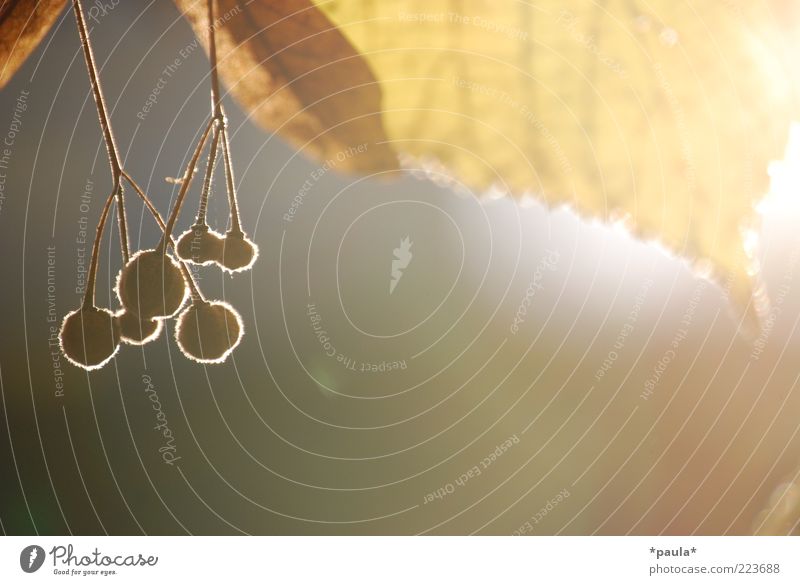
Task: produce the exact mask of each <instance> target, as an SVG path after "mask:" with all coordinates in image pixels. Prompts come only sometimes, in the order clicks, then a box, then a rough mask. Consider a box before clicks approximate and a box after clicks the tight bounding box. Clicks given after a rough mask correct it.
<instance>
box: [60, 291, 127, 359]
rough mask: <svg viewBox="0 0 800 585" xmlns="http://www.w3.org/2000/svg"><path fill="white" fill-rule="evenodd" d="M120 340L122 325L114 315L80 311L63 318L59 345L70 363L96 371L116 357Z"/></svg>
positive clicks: (100, 311)
mask: <svg viewBox="0 0 800 585" xmlns="http://www.w3.org/2000/svg"><path fill="white" fill-rule="evenodd" d="M119 337H120V334H119V323H118V321H117V319H116V316H115V315H114V313H112V312H111V311H109V310H108V309H99V308H97V307H81V308H80V309H76V310H74V311H72V312H71V313H68V314H67V316H66V317H64V321H63V322H62V323H61V332H60V333H59V335H58V341H59V345H60V346H61V352H62V353H63V354H64V356H65V357H66V358H67V359H68V360H69V361H70V363H72V364H74V365H76V366H78V367H80V368H84V369H86V370H95V369H98V368H101V367H103V366H104V365H105V364H106V363H107V362H108V360H110V359H111V358H112V357H114V354H115V353H117V350H118V349H119Z"/></svg>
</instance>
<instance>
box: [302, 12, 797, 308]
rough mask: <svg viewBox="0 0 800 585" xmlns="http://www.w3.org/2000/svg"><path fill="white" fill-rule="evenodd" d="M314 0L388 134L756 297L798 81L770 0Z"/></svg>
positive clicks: (469, 176)
mask: <svg viewBox="0 0 800 585" xmlns="http://www.w3.org/2000/svg"><path fill="white" fill-rule="evenodd" d="M779 4H780V3H779ZM779 4H775V6H777V5H779ZM317 5H318V6H319V7H320V9H321V10H323V11H324V12H325V13H326V14H327V15H328V16H329V17H330V18H331V20H332V21H333V22H335V23H336V24H337V25H338V26H339V28H340V30H341V31H342V33H343V34H344V35H346V36H347V37H348V38H349V39H350V40H351V42H352V43H353V45H354V46H355V47H356V48H357V49H358V50H359V51H360V52H361V54H362V55H363V56H364V57H365V58H366V59H367V61H368V62H369V63H370V65H371V66H372V70H373V71H374V72H375V74H376V76H377V77H378V78H379V80H380V83H381V86H382V89H383V98H384V102H383V109H384V124H385V127H386V129H387V132H388V134H389V138H390V139H391V140H392V141H393V142H392V143H393V145H394V146H395V148H396V149H397V150H398V151H401V152H404V153H408V154H410V155H412V156H413V157H414V158H415V159H416V160H417V161H418V162H419V161H422V162H430V163H433V164H434V165H435V166H436V168H441V169H445V170H446V171H447V172H450V173H452V175H453V176H454V178H456V179H457V180H459V181H463V182H465V183H466V184H467V185H469V186H470V187H472V188H474V189H475V190H476V191H477V190H485V189H487V188H489V187H490V186H496V187H499V188H500V189H501V190H505V191H507V192H510V193H513V194H514V195H515V196H522V195H526V194H533V195H534V196H537V197H540V198H541V199H543V200H544V201H546V202H548V203H550V204H561V203H564V204H569V205H571V206H572V207H573V208H574V209H575V210H577V212H578V213H580V214H581V215H583V216H587V217H591V218H599V219H601V220H604V221H611V220H613V219H615V218H619V217H625V218H627V219H628V220H629V225H630V227H631V230H632V231H633V232H634V233H635V234H637V235H638V236H639V237H641V238H642V239H645V240H650V239H652V240H657V241H659V242H660V243H662V244H663V245H664V246H666V247H667V248H668V249H669V250H671V251H673V252H674V253H676V254H677V255H679V256H680V257H683V258H686V259H687V260H689V261H697V262H698V263H699V264H701V265H703V266H705V267H707V268H710V272H711V274H712V275H713V276H714V277H715V279H716V280H717V281H718V282H720V283H722V284H726V283H727V288H728V289H729V291H730V294H731V297H732V298H733V299H734V304H735V305H736V306H737V307H738V308H740V309H742V310H744V309H745V308H747V310H748V312H749V316H750V317H752V316H753V315H754V309H755V304H753V303H750V300H751V298H757V297H758V296H759V295H757V294H756V295H754V292H756V293H757V292H758V290H757V288H758V287H757V283H756V280H757V279H756V278H754V276H755V275H756V273H757V267H756V266H755V265H754V262H753V261H752V259H751V257H750V254H751V253H752V251H753V250H752V248H753V244H754V243H755V240H754V235H753V230H755V229H757V227H758V224H757V219H758V218H757V214H756V213H755V211H754V205H755V203H757V202H758V200H759V199H760V198H761V197H762V196H763V195H764V194H765V193H766V191H767V189H768V177H767V166H768V163H769V161H770V160H773V159H777V158H780V155H781V153H782V152H783V148H784V146H785V143H786V136H787V132H788V128H789V124H790V120H791V118H792V109H791V105H792V98H793V97H794V96H793V94H792V90H793V88H792V83H791V77H790V76H789V74H788V73H787V72H786V71H787V70H788V68H789V66H790V64H791V62H792V61H794V59H792V58H791V56H792V54H791V52H789V51H788V49H787V45H786V39H787V38H791V35H787V34H785V33H786V31H785V30H784V31H782V33H781V34H777V33H776V31H777V29H778V28H779V27H784V28H785V27H786V23H785V22H784V21H783V20H782V18H781V16H780V14H781V13H778V12H773V11H771V10H770V8H771V7H773V8H774V6H773V5H770V4H767V3H765V2H734V1H728V2H721V1H720V2H687V1H683V0H654V1H649V2H645V1H634V0H608V1H605V2H599V1H576V2H568V3H567V2H561V1H558V0H531V1H522V0H520V1H516V0H505V1H490V0H447V1H445V0H361V1H359V2H350V1H345V0H317ZM780 6H783V5H782V4H780ZM748 234H749V235H748ZM746 244H747V245H746ZM748 303H750V304H749V307H748Z"/></svg>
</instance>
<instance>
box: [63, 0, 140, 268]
mask: <svg viewBox="0 0 800 585" xmlns="http://www.w3.org/2000/svg"><path fill="white" fill-rule="evenodd" d="M72 8H73V11H74V12H75V20H76V22H77V24H78V35H79V36H80V39H81V47H83V57H84V60H85V61H86V71H87V72H88V74H89V80H90V81H91V85H92V94H93V95H94V104H95V107H96V108H97V116H98V117H99V118H100V127H101V128H102V130H103V139H104V140H105V143H106V152H107V153H108V164H109V166H110V167H111V179H112V182H113V184H114V188H113V189H114V192H115V193H116V197H117V222H118V223H119V233H120V246H121V249H122V259H123V261H124V262H126V263H127V261H128V258H129V256H130V250H129V248H128V222H127V219H126V217H125V204H124V201H123V193H122V190H121V184H120V175H121V173H122V165H121V163H120V159H119V150H118V149H117V143H116V141H115V140H114V133H113V131H112V129H111V121H110V119H109V117H108V112H107V110H106V101H105V98H104V97H103V89H102V86H101V85H100V76H99V75H98V73H97V64H96V62H95V59H94V51H93V50H92V42H91V39H90V38H89V31H88V30H87V28H86V18H85V16H84V14H83V7H82V6H81V3H80V0H72Z"/></svg>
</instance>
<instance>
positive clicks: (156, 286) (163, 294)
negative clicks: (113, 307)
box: [116, 248, 189, 320]
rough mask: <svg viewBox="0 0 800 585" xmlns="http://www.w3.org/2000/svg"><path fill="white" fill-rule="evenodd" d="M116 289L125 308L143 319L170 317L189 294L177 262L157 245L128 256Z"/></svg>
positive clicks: (118, 277)
mask: <svg viewBox="0 0 800 585" xmlns="http://www.w3.org/2000/svg"><path fill="white" fill-rule="evenodd" d="M116 290H117V296H118V297H119V300H120V302H121V303H122V306H123V307H125V310H126V311H128V312H130V313H133V314H134V315H136V316H137V317H139V318H140V319H142V320H147V319H155V318H165V317H172V316H173V315H174V314H175V313H177V312H178V311H179V310H180V308H181V307H182V306H183V303H184V302H185V301H186V297H187V296H188V294H189V289H188V288H187V286H186V280H185V279H184V277H183V273H182V272H181V269H180V266H178V263H177V262H175V260H173V259H172V258H171V257H170V256H168V255H166V254H165V253H164V252H163V251H162V250H161V249H160V248H156V249H155V250H142V251H139V252H137V253H136V254H134V255H133V256H131V259H130V261H129V262H128V263H127V264H126V265H125V266H124V267H123V268H122V270H121V271H120V273H119V275H118V276H117V286H116Z"/></svg>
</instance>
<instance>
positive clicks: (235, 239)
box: [219, 231, 258, 272]
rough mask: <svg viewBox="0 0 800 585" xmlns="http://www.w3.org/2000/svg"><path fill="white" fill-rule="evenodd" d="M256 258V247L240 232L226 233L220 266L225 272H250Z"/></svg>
mask: <svg viewBox="0 0 800 585" xmlns="http://www.w3.org/2000/svg"><path fill="white" fill-rule="evenodd" d="M256 258H258V246H256V245H255V244H254V243H253V242H251V241H250V238H248V237H247V236H246V235H244V234H243V233H242V232H233V231H230V232H227V233H226V234H225V238H224V240H223V245H222V259H221V260H220V263H219V264H220V266H221V267H222V269H223V270H226V271H227V272H243V271H245V270H250V268H252V267H253V264H254V263H255V261H256Z"/></svg>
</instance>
